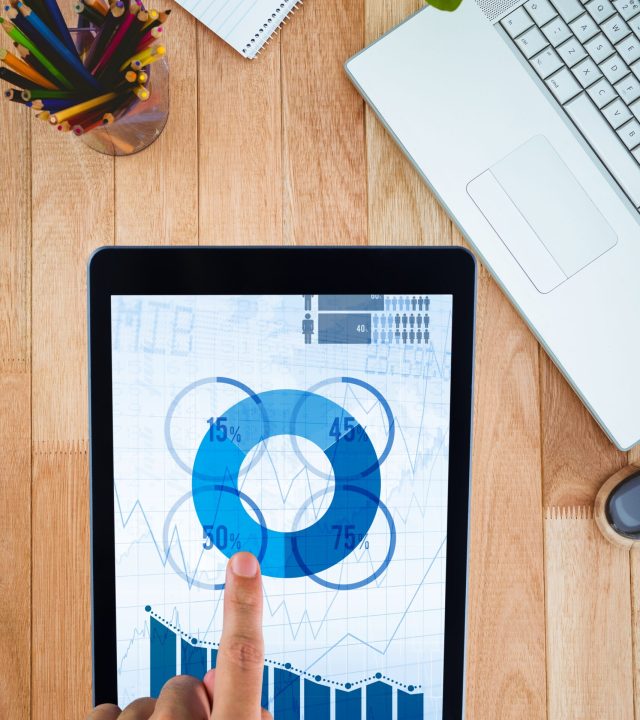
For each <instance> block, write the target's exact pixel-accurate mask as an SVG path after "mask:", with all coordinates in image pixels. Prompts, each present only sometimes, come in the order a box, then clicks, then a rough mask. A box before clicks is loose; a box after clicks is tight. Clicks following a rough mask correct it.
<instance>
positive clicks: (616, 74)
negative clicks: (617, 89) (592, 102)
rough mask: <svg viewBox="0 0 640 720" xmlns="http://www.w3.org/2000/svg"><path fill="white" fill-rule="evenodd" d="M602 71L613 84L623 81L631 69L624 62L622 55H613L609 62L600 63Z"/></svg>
mask: <svg viewBox="0 0 640 720" xmlns="http://www.w3.org/2000/svg"><path fill="white" fill-rule="evenodd" d="M600 70H602V72H603V74H604V76H605V77H606V78H607V80H608V81H609V82H611V83H615V82H618V80H622V78H623V77H625V75H627V74H628V73H629V68H628V67H627V66H626V65H625V63H624V62H623V61H622V58H621V57H620V55H613V56H611V57H610V58H609V59H608V60H605V61H604V62H603V63H600Z"/></svg>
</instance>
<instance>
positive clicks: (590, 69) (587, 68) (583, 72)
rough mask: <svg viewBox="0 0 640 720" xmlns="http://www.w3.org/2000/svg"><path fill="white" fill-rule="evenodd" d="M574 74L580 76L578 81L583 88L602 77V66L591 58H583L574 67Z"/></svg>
mask: <svg viewBox="0 0 640 720" xmlns="http://www.w3.org/2000/svg"><path fill="white" fill-rule="evenodd" d="M573 74H574V75H575V76H576V77H577V78H578V82H579V83H580V85H582V87H583V88H588V87H589V86H590V85H593V83H594V82H595V81H596V80H599V79H600V78H601V77H602V73H601V72H600V68H599V67H598V66H597V65H596V64H595V63H594V62H593V60H592V59H591V58H587V59H586V60H583V61H582V62H581V63H579V64H578V65H576V66H575V67H574V68H573Z"/></svg>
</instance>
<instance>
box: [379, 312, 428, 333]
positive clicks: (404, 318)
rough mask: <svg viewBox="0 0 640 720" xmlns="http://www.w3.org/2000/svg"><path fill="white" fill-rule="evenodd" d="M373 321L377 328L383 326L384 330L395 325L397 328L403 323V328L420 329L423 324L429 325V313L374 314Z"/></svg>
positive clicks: (426, 326)
mask: <svg viewBox="0 0 640 720" xmlns="http://www.w3.org/2000/svg"><path fill="white" fill-rule="evenodd" d="M371 321H372V323H373V327H374V328H377V327H378V326H379V327H381V328H382V329H383V330H384V329H385V328H386V327H389V328H393V327H394V326H395V328H396V330H397V329H398V328H399V327H400V325H402V327H403V328H406V327H409V328H411V329H414V328H417V329H418V330H419V329H421V328H422V327H423V326H424V327H425V328H428V327H429V316H428V315H414V314H413V313H411V314H410V315H407V313H403V314H402V315H400V313H396V314H395V316H393V315H391V314H390V315H374V316H373V317H372V319H371Z"/></svg>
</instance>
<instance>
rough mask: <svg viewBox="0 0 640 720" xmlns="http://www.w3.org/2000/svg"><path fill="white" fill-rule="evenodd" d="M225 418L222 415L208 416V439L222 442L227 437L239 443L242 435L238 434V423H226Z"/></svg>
mask: <svg viewBox="0 0 640 720" xmlns="http://www.w3.org/2000/svg"><path fill="white" fill-rule="evenodd" d="M227 419H228V418H226V417H225V416H224V415H221V416H220V417H218V418H213V417H210V418H209V419H208V420H207V423H208V424H209V440H210V441H211V442H213V441H214V440H217V441H218V442H224V441H225V440H227V439H229V440H231V441H232V442H235V443H239V442H241V441H242V435H240V426H239V425H228V424H227Z"/></svg>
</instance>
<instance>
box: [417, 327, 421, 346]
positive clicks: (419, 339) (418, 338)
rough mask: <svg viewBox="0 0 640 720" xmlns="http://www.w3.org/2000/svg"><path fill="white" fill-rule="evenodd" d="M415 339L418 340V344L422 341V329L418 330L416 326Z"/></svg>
mask: <svg viewBox="0 0 640 720" xmlns="http://www.w3.org/2000/svg"><path fill="white" fill-rule="evenodd" d="M416 340H417V342H418V345H420V343H421V342H422V330H420V328H418V332H417V333H416Z"/></svg>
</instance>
